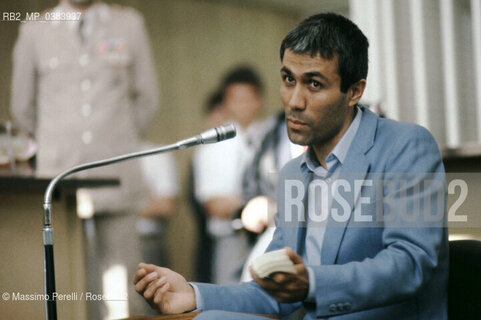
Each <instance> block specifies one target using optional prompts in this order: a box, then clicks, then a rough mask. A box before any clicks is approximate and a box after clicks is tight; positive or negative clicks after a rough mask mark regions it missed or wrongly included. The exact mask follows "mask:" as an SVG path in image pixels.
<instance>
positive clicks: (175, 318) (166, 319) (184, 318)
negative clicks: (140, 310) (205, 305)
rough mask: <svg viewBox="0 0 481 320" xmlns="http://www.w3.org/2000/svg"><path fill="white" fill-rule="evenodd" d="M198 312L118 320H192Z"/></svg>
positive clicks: (265, 315)
mask: <svg viewBox="0 0 481 320" xmlns="http://www.w3.org/2000/svg"><path fill="white" fill-rule="evenodd" d="M199 313H200V312H188V313H181V314H167V315H163V316H132V317H130V318H125V319H119V320H190V319H193V318H194V317H195V316H196V315H198V314H199ZM258 316H261V317H265V318H269V319H279V317H277V316H272V315H267V314H258Z"/></svg>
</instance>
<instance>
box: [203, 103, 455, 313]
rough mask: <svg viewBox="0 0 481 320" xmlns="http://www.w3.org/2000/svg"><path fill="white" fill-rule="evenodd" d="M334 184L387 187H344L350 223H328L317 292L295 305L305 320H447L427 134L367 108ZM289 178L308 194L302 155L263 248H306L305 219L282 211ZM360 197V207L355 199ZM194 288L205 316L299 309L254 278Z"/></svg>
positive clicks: (440, 196)
mask: <svg viewBox="0 0 481 320" xmlns="http://www.w3.org/2000/svg"><path fill="white" fill-rule="evenodd" d="M339 178H343V179H346V180H347V181H349V182H354V180H355V179H356V180H362V179H367V180H374V181H376V180H383V181H384V182H386V181H390V183H386V185H389V186H386V185H384V187H382V188H381V189H379V188H376V187H372V186H369V184H368V185H362V183H350V186H351V187H349V188H347V189H341V191H346V190H347V191H349V192H344V196H343V198H344V199H345V201H340V204H339V205H337V206H336V204H333V208H337V209H338V210H342V209H343V208H344V209H345V208H348V209H349V211H350V212H349V215H348V219H340V218H337V219H334V218H333V217H332V216H330V217H329V218H328V219H329V220H328V222H327V230H326V233H325V236H324V241H323V245H322V250H321V261H322V264H319V265H311V266H310V267H311V269H312V271H313V272H314V275H315V286H316V290H315V292H316V293H315V301H310V302H307V301H304V302H302V305H303V306H304V308H305V310H306V312H307V313H306V316H305V319H315V318H331V317H332V319H339V320H340V319H342V320H348V319H389V320H393V319H437V320H442V319H446V318H447V311H446V309H447V279H448V237H447V227H446V215H445V194H446V189H445V184H444V179H445V177H444V169H443V165H442V161H441V156H440V153H439V150H438V147H437V144H436V142H435V141H434V139H433V137H432V136H431V134H430V133H429V132H428V131H427V130H426V129H424V128H422V127H420V126H417V125H413V124H408V123H402V122H396V121H392V120H387V119H382V118H379V117H378V116H376V115H375V114H373V113H372V112H371V111H369V110H368V109H366V108H364V109H363V116H362V119H361V124H360V126H359V129H358V131H357V133H356V136H355V138H354V140H353V142H352V144H351V146H350V149H349V152H348V155H347V157H346V160H345V162H344V164H343V166H342V168H341V173H340V177H339ZM289 179H298V180H301V181H302V183H303V185H304V186H306V188H305V189H306V191H307V189H308V188H307V186H308V185H309V182H310V181H311V174H310V173H309V172H308V171H306V170H302V168H301V158H300V157H299V158H296V159H294V160H292V161H291V162H289V163H288V164H287V165H286V166H285V167H284V168H283V169H282V171H281V173H280V176H279V188H278V189H279V196H278V199H279V201H278V214H277V216H276V223H277V228H276V232H275V234H274V239H273V240H272V242H271V244H270V246H269V248H268V249H267V251H271V250H275V249H279V248H282V247H285V246H289V247H291V248H293V249H294V250H295V251H296V252H302V250H303V248H302V246H303V236H304V235H305V228H303V227H305V222H304V221H305V219H306V218H308V216H307V215H306V214H305V213H304V212H294V213H292V211H290V212H289V214H288V215H286V208H287V205H289V204H286V203H285V201H284V194H285V192H286V190H285V185H286V184H285V181H286V180H289ZM426 181H435V182H438V183H426ZM439 182H440V183H439ZM374 185H377V184H376V182H374ZM361 197H362V198H363V199H364V201H359V199H360V198H361ZM366 199H371V200H368V201H366ZM419 203H420V205H419ZM341 204H342V205H341ZM346 205H348V206H346ZM344 211H345V210H344ZM339 212H340V211H339ZM369 216H370V217H374V219H373V222H370V223H369V222H368V223H366V222H359V220H360V219H359V217H361V219H365V217H369ZM382 218H384V219H382ZM307 254H309V253H307ZM196 285H197V287H198V292H199V293H200V299H201V301H202V306H203V310H226V311H235V312H249V313H264V314H279V315H281V316H283V315H287V314H289V313H291V312H293V311H295V310H296V309H298V308H299V307H300V306H301V302H299V303H293V304H281V303H277V302H276V301H275V300H274V299H273V298H272V297H270V296H269V295H268V294H267V293H265V292H264V291H263V290H262V289H261V288H260V287H259V286H258V285H257V284H256V283H255V282H249V283H243V284H240V285H230V286H216V285H210V284H202V283H196Z"/></svg>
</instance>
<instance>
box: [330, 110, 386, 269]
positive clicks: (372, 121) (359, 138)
mask: <svg viewBox="0 0 481 320" xmlns="http://www.w3.org/2000/svg"><path fill="white" fill-rule="evenodd" d="M362 110H363V115H362V118H361V123H360V125H359V129H358V131H357V133H356V136H355V138H354V140H353V141H352V143H351V146H350V148H349V152H348V154H347V157H346V160H345V161H344V164H343V165H342V168H341V172H340V175H339V179H344V180H346V181H348V182H349V185H350V186H351V190H353V193H352V194H353V196H346V197H345V200H346V201H347V202H348V203H349V207H350V212H349V218H347V219H334V218H333V215H332V211H333V210H332V209H337V210H338V212H341V215H342V213H343V211H342V210H343V208H342V207H341V206H340V205H339V204H338V203H337V202H336V201H333V203H332V208H331V214H329V220H328V223H327V229H326V233H325V235H324V240H323V244H322V252H321V263H322V264H324V265H329V264H334V263H336V259H337V255H338V252H339V248H340V245H341V242H342V238H343V236H344V233H345V231H346V226H347V224H348V223H349V220H350V219H352V216H353V211H354V208H355V205H356V202H357V199H358V198H359V195H360V193H361V189H362V187H361V184H360V183H357V184H355V183H354V180H363V179H364V178H365V177H366V175H367V173H368V171H369V168H370V161H369V159H368V158H367V157H366V153H367V152H368V151H369V149H371V147H372V146H373V144H374V137H375V133H376V127H377V120H378V118H377V116H376V115H375V114H373V113H372V112H371V111H369V110H368V109H366V108H362ZM347 194H348V195H349V193H347ZM346 214H347V213H346Z"/></svg>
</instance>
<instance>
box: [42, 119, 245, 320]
mask: <svg viewBox="0 0 481 320" xmlns="http://www.w3.org/2000/svg"><path fill="white" fill-rule="evenodd" d="M235 135H236V130H235V127H234V125H233V124H232V123H228V124H224V125H222V126H219V127H216V128H212V129H209V130H207V131H205V132H203V133H201V134H198V135H196V136H193V137H190V138H187V139H184V140H181V141H179V142H176V143H173V144H169V145H166V146H163V147H160V148H156V149H151V150H147V151H140V152H134V153H129V154H126V155H121V156H117V157H113V158H109V159H105V160H100V161H95V162H89V163H85V164H81V165H78V166H75V167H72V168H70V169H67V170H65V171H63V172H61V173H59V174H58V175H57V176H56V177H55V178H53V179H52V181H50V183H49V185H48V187H47V190H46V191H45V196H44V204H43V209H44V213H45V216H44V220H43V229H42V232H43V245H44V269H43V271H44V289H45V319H46V320H57V301H56V299H55V297H54V293H55V267H54V258H53V242H54V241H53V228H52V195H53V191H54V190H55V186H56V185H57V183H58V182H60V181H61V180H62V179H63V178H65V177H66V176H68V175H71V174H73V173H76V172H79V171H84V170H88V169H93V168H97V167H103V166H107V165H110V164H114V163H117V162H121V161H126V160H130V159H134V158H139V157H145V156H150V155H154V154H159V153H163V152H168V151H174V150H183V149H186V148H189V147H193V146H196V145H199V144H207V143H216V142H219V141H222V140H226V139H231V138H233V137H235Z"/></svg>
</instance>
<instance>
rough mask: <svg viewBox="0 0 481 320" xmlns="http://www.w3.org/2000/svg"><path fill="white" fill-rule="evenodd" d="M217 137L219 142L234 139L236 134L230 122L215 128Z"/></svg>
mask: <svg viewBox="0 0 481 320" xmlns="http://www.w3.org/2000/svg"><path fill="white" fill-rule="evenodd" d="M215 129H216V131H217V134H218V135H219V141H222V140H227V139H231V138H234V137H235V136H236V134H237V131H236V129H235V126H234V124H233V123H232V122H230V123H224V124H223V125H221V126H218V127H216V128H215Z"/></svg>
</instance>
